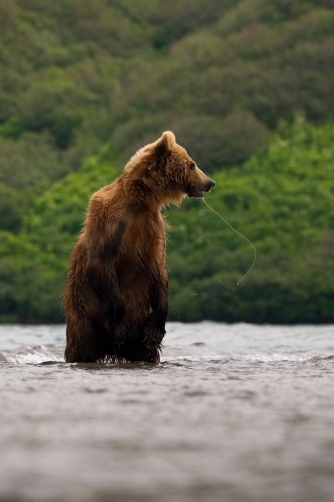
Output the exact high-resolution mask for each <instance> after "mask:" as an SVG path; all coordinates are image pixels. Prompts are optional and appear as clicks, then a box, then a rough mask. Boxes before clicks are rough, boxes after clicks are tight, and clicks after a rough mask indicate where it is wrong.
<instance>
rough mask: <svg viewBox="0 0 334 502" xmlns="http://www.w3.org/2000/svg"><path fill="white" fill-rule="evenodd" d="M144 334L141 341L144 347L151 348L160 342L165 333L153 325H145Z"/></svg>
mask: <svg viewBox="0 0 334 502" xmlns="http://www.w3.org/2000/svg"><path fill="white" fill-rule="evenodd" d="M144 335H145V336H144V338H143V342H144V345H145V347H147V348H148V349H153V348H154V347H156V346H157V345H160V344H161V342H162V339H163V337H164V335H165V333H163V332H162V331H161V330H160V329H159V328H157V327H155V326H145V328H144Z"/></svg>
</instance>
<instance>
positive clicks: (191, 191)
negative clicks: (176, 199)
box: [186, 185, 203, 199]
mask: <svg viewBox="0 0 334 502" xmlns="http://www.w3.org/2000/svg"><path fill="white" fill-rule="evenodd" d="M186 194H187V195H188V197H198V198H200V199H202V198H203V192H202V190H200V189H199V188H197V187H195V186H194V185H190V187H188V188H187V190H186Z"/></svg>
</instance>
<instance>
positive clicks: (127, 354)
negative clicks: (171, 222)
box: [63, 132, 215, 362]
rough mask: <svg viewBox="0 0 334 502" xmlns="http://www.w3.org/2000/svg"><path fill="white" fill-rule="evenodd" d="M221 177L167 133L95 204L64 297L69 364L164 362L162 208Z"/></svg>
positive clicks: (198, 194) (199, 191)
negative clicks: (199, 164)
mask: <svg viewBox="0 0 334 502" xmlns="http://www.w3.org/2000/svg"><path fill="white" fill-rule="evenodd" d="M214 184H215V182H214V181H213V180H211V179H210V178H208V177H207V176H206V175H205V174H204V173H203V172H202V171H201V170H200V169H199V168H198V167H197V166H196V164H195V163H194V162H193V161H192V159H191V158H190V157H189V156H188V154H187V152H186V151H185V150H184V148H182V147H181V146H179V145H177V144H176V142H175V137H174V134H173V133H171V132H165V133H164V134H163V135H162V137H161V138H160V139H159V140H158V141H156V142H155V143H153V144H150V145H147V146H145V147H144V148H142V149H141V150H139V151H138V152H137V153H136V154H135V155H134V156H133V157H132V159H131V160H130V161H129V162H128V164H127V165H126V167H125V173H124V174H122V175H121V176H120V177H119V178H118V179H117V180H116V181H114V182H113V183H112V184H111V185H108V186H106V187H104V188H101V190H99V191H98V192H96V193H95V194H94V195H93V196H92V198H91V201H90V204H89V207H88V210H87V215H86V220H85V223H84V226H83V230H82V233H81V235H80V236H79V239H78V241H77V243H76V245H75V247H74V250H73V252H72V255H71V260H70V266H69V273H68V278H67V282H66V287H65V291H64V295H63V307H64V310H65V314H66V322H67V332H66V335H67V346H66V350H65V359H66V361H67V362H98V361H107V360H111V361H146V362H158V361H159V359H160V351H161V346H162V345H161V344H162V339H163V337H164V335H165V321H166V317H167V310H168V302H167V287H168V276H167V272H166V269H165V260H166V254H165V247H166V241H165V223H164V220H163V217H162V215H161V209H162V208H163V206H165V205H166V204H169V203H175V204H179V203H180V202H181V201H182V199H183V197H185V196H187V195H188V196H189V197H202V196H203V194H202V191H209V190H210V189H211V188H212V187H213V186H214Z"/></svg>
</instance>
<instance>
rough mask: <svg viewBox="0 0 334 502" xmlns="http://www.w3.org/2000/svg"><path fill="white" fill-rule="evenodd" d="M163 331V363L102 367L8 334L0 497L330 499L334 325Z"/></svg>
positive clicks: (29, 329)
mask: <svg viewBox="0 0 334 502" xmlns="http://www.w3.org/2000/svg"><path fill="white" fill-rule="evenodd" d="M167 331H168V333H167V335H166V338H165V350H164V356H163V358H162V362H161V363H160V364H158V365H149V364H141V363H136V364H123V365H118V364H105V365H104V364H99V365H98V364H65V363H64V360H63V351H64V343H65V342H64V338H65V328H64V326H4V325H3V326H0V403H1V414H0V452H1V455H0V500H1V501H8V500H10V501H23V500H24V501H30V500H31V501H46V502H48V501H67V500H68V501H80V502H81V501H83V502H85V501H96V502H99V501H102V502H104V501H113V502H114V501H115V502H117V501H135V502H137V501H143V502H144V501H147V502H151V501H156V500H159V501H163V502H165V501H166V502H167V501H168V502H169V501H172V502H173V501H186V502H188V501H189V502H190V501H191V502H193V501H195V502H197V501H203V502H204V501H205V502H207V501H209V502H210V501H224V502H228V501H233V502H234V501H235V502H243V501H245V502H246V501H247V502H248V501H254V502H255V501H257V502H258V501H260V502H262V501H263V502H264V501H266V502H270V501H275V502H276V501H291V502H315V501H317V502H319V501H320V502H322V501H325V502H327V501H328V502H332V501H333V500H334V397H333V396H334V378H333V369H334V326H294V327H281V326H280V327H279V326H254V325H246V324H234V325H225V324H218V323H217V324H216V323H209V322H203V323H197V324H187V325H185V324H181V323H170V324H169V325H168V330H167Z"/></svg>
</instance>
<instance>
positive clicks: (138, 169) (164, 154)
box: [125, 131, 216, 205]
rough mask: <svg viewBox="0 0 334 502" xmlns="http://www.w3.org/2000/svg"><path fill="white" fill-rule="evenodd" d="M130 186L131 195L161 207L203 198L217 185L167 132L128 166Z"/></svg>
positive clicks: (127, 176) (126, 169)
mask: <svg viewBox="0 0 334 502" xmlns="http://www.w3.org/2000/svg"><path fill="white" fill-rule="evenodd" d="M125 172H126V184H127V188H128V190H129V191H131V193H132V194H133V195H134V196H135V197H137V198H139V199H141V200H143V199H145V200H146V201H148V199H155V201H156V202H157V203H158V204H162V205H163V204H168V203H175V204H179V203H180V202H181V201H182V199H183V198H184V197H186V196H188V197H199V198H202V197H203V192H209V191H210V190H211V188H212V187H213V186H214V185H215V184H216V183H215V181H213V180H212V179H211V178H209V177H208V176H206V175H205V174H204V173H203V172H202V171H201V170H200V169H199V168H198V166H197V165H196V163H195V162H194V161H193V160H192V159H191V157H189V155H188V153H187V151H186V150H185V149H184V148H183V147H182V146H180V145H178V144H177V143H176V140H175V136H174V134H173V133H172V132H170V131H166V132H164V133H163V135H162V136H161V138H159V139H158V140H157V141H156V142H155V143H151V144H149V145H146V146H145V147H144V148H141V149H140V150H138V152H137V153H136V154H135V155H134V156H133V157H132V158H131V160H130V161H129V162H128V164H127V165H126V166H125Z"/></svg>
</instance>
